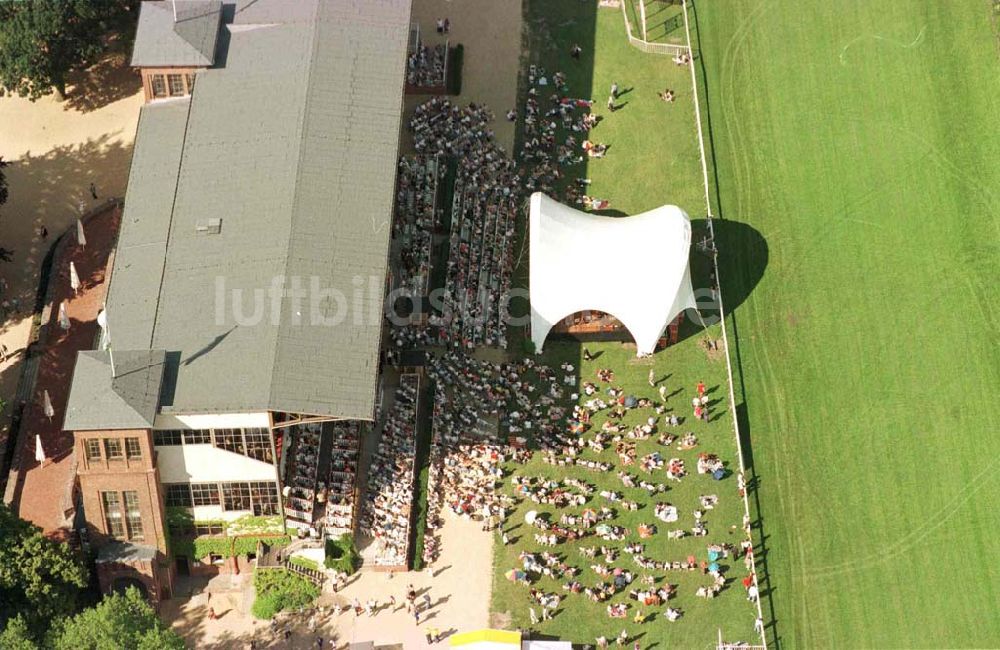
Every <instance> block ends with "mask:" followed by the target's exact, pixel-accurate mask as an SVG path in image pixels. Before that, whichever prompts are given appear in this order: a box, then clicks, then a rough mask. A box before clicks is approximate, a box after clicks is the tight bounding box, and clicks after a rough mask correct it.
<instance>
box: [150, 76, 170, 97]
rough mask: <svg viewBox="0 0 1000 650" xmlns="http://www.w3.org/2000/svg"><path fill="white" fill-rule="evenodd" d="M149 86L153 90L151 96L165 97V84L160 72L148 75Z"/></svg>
mask: <svg viewBox="0 0 1000 650" xmlns="http://www.w3.org/2000/svg"><path fill="white" fill-rule="evenodd" d="M149 87H150V90H152V91H153V97H166V96H167V84H166V82H165V81H164V80H163V75H162V74H151V75H149Z"/></svg>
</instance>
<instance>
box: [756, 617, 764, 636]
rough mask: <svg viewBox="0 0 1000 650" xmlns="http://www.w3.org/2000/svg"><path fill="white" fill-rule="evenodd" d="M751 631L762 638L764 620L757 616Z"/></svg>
mask: <svg viewBox="0 0 1000 650" xmlns="http://www.w3.org/2000/svg"><path fill="white" fill-rule="evenodd" d="M753 630H754V632H756V633H757V634H759V635H761V636H764V619H762V618H761V617H760V616H758V617H757V619H756V620H755V621H754V622H753Z"/></svg>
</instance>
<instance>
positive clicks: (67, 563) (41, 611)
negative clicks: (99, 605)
mask: <svg viewBox="0 0 1000 650" xmlns="http://www.w3.org/2000/svg"><path fill="white" fill-rule="evenodd" d="M0 540H3V542H2V543H0V603H3V605H4V606H3V608H0V617H11V618H14V617H16V616H18V615H21V616H23V620H22V622H23V623H24V624H26V625H27V626H28V627H29V628H30V629H31V630H32V631H35V632H41V631H43V630H45V629H46V628H47V627H48V626H49V624H50V623H51V622H52V621H53V620H54V619H56V618H58V617H60V616H68V615H70V614H73V613H75V612H76V611H77V607H78V603H79V598H80V592H81V590H82V589H83V588H85V587H86V586H87V570H86V569H85V568H84V566H83V563H82V562H81V560H80V558H79V557H78V556H77V555H76V553H75V552H74V551H73V549H71V548H70V547H69V546H67V545H66V544H62V543H60V542H57V541H54V540H51V539H48V538H46V537H44V536H43V535H42V530H41V529H40V528H39V527H38V526H35V525H34V524H31V523H29V522H27V521H24V520H23V519H20V518H18V517H17V515H15V514H14V513H13V512H11V510H10V509H9V508H8V507H7V506H5V505H3V504H0ZM0 622H2V621H0Z"/></svg>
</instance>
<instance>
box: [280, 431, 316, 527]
mask: <svg viewBox="0 0 1000 650" xmlns="http://www.w3.org/2000/svg"><path fill="white" fill-rule="evenodd" d="M290 434H291V448H290V449H289V458H288V460H289V463H288V469H287V473H286V476H285V487H284V494H283V496H284V507H285V508H284V509H285V516H286V517H287V518H288V519H290V520H292V521H293V522H299V523H301V524H305V525H307V526H311V525H312V523H313V518H314V510H315V508H316V487H317V485H316V483H317V476H316V474H317V472H318V471H319V469H318V468H319V448H320V440H321V434H322V426H321V425H319V424H300V425H297V426H295V427H292V428H291V431H290Z"/></svg>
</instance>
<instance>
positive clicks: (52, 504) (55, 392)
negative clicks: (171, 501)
mask: <svg viewBox="0 0 1000 650" xmlns="http://www.w3.org/2000/svg"><path fill="white" fill-rule="evenodd" d="M120 220H121V212H120V210H119V209H118V208H117V207H114V208H110V209H107V210H105V211H103V212H101V213H99V214H96V215H94V216H93V217H92V218H90V219H88V220H87V221H86V222H85V226H84V228H85V234H86V237H87V245H86V246H85V247H82V246H80V245H79V244H78V243H77V241H76V236H75V234H71V235H66V236H64V237H63V238H62V239H61V240H60V241H59V242H58V243H57V244H56V251H55V255H54V257H53V263H52V274H51V276H50V281H49V296H50V301H49V303H48V305H47V308H46V309H47V314H43V315H47V316H48V319H47V321H45V322H43V323H42V327H43V329H42V333H41V336H40V338H39V341H38V346H39V349H40V350H41V356H40V357H39V361H38V375H37V379H36V381H35V390H34V392H33V393H32V394H31V396H30V398H29V400H28V402H27V403H26V404H25V406H24V414H23V417H22V420H21V429H20V434H19V436H18V441H17V448H16V451H15V454H14V460H13V463H12V467H11V477H12V482H11V484H10V485H9V486H8V494H12V495H13V506H14V509H15V512H17V513H18V514H20V516H21V517H22V518H24V519H27V520H29V521H32V522H34V523H35V524H37V525H38V526H41V527H42V529H43V530H44V531H45V532H46V533H48V534H55V535H59V534H60V531H61V530H62V529H64V528H68V527H70V525H71V523H72V522H71V517H72V509H73V501H72V488H73V479H74V477H75V475H76V468H75V465H74V459H73V434H72V433H71V432H66V431H62V423H63V418H64V416H65V414H66V400H67V398H68V397H69V389H70V380H71V379H72V376H73V368H74V367H75V365H76V353H77V351H79V350H90V349H93V348H94V342H95V338H96V336H97V332H98V329H99V328H98V326H97V313H98V312H99V311H100V309H101V307H102V305H103V304H104V297H105V294H106V290H107V285H106V283H105V277H106V270H107V269H106V267H107V266H108V261H109V256H110V254H111V250H112V248H113V246H114V243H115V240H116V237H117V233H118V224H119V222H120ZM70 262H72V263H73V264H74V265H75V266H76V270H77V274H78V275H79V277H80V283H81V286H80V289H79V291H77V292H74V291H73V289H72V287H71V286H70V272H69V265H70ZM60 303H64V304H65V305H66V313H67V316H68V317H69V322H70V328H69V330H63V329H62V327H61V326H60V324H59V304H60ZM44 391H48V393H49V397H50V399H51V400H52V406H53V409H54V411H55V415H54V416H53V417H52V418H51V419H50V418H48V417H46V416H45V412H44V408H43V404H44V398H43V395H44ZM36 435H37V436H39V437H40V438H41V441H42V448H43V449H44V450H45V456H46V460H45V461H44V462H43V463H39V462H38V461H37V460H35V445H36V443H35V436H36Z"/></svg>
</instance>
